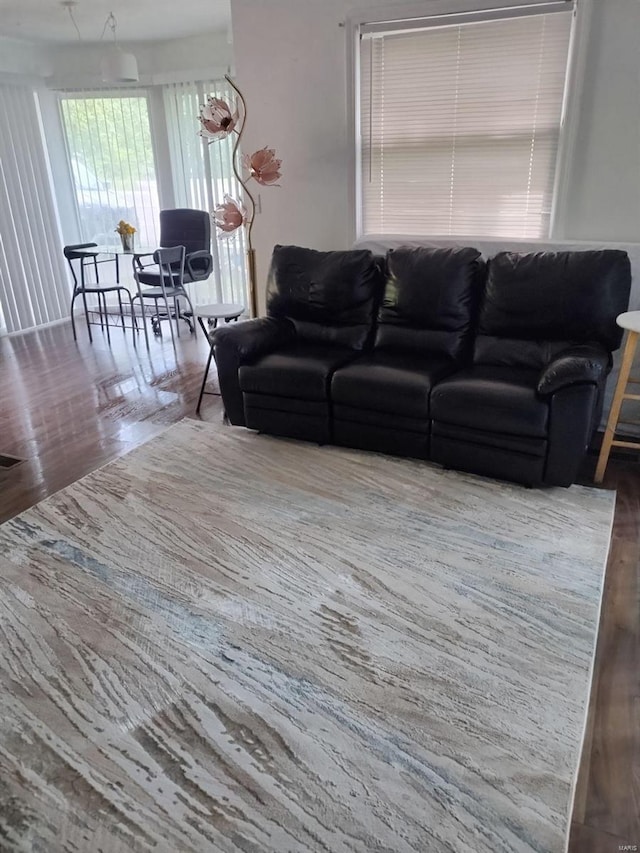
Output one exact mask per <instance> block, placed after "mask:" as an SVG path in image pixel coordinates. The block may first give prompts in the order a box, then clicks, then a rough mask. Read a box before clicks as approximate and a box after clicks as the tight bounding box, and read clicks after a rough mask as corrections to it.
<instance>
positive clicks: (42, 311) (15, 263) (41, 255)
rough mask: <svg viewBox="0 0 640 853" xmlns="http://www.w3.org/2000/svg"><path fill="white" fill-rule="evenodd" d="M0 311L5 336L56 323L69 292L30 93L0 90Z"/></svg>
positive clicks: (26, 89)
mask: <svg viewBox="0 0 640 853" xmlns="http://www.w3.org/2000/svg"><path fill="white" fill-rule="evenodd" d="M0 126H1V127H2V132H1V133H0V305H1V308H2V310H1V312H0V313H1V315H2V318H3V322H4V325H5V327H6V329H7V331H9V332H17V331H20V330H21V329H28V328H30V327H31V326H36V325H41V324H43V323H50V322H52V321H54V320H59V319H61V318H62V317H64V316H65V315H67V314H68V311H69V298H70V290H69V283H68V279H67V272H66V269H65V266H64V258H63V256H62V251H61V248H60V247H61V244H62V241H61V238H60V233H59V228H58V220H57V213H56V208H55V203H54V199H53V195H52V190H51V183H50V179H49V171H48V166H47V162H48V161H47V157H46V155H45V150H44V145H43V142H42V134H41V129H40V117H39V113H38V108H37V102H36V97H35V95H34V93H33V90H32V89H31V88H29V87H26V86H12V85H0Z"/></svg>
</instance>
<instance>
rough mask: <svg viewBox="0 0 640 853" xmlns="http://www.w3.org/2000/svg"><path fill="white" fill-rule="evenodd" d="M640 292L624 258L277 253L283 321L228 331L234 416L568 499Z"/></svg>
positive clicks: (220, 342)
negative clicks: (558, 489) (561, 489)
mask: <svg viewBox="0 0 640 853" xmlns="http://www.w3.org/2000/svg"><path fill="white" fill-rule="evenodd" d="M630 287H631V272H630V264H629V259H628V257H627V255H626V253H625V252H621V251H614V250H603V251H590V252H558V253H542V252H541V253H536V254H515V253H508V252H504V253H501V254H498V255H496V256H495V257H494V258H491V259H489V261H488V262H485V261H484V260H483V259H482V257H481V255H480V253H479V252H478V251H476V250H475V249H473V248H468V247H463V248H457V249H424V248H400V249H396V250H393V251H390V252H388V253H387V256H386V258H381V257H375V256H374V255H373V254H372V253H371V252H369V251H366V250H352V251H344V252H317V251H315V250H312V249H302V248H299V247H295V246H276V247H275V249H274V253H273V259H272V263H271V269H270V273H269V281H268V286H267V315H268V316H267V317H266V318H262V319H258V320H250V321H248V322H245V323H239V324H237V325H234V326H233V327H225V328H220V329H218V330H216V331H215V332H214V333H213V338H212V341H213V346H214V352H215V358H216V363H217V366H218V375H219V381H220V389H221V393H222V398H223V402H224V405H225V410H226V413H227V416H228V418H229V420H230V422H231V423H232V424H238V425H245V426H247V427H248V428H250V429H255V430H259V431H262V432H266V433H271V434H274V435H282V436H289V437H292V438H298V439H306V440H309V441H315V442H319V443H321V444H324V443H334V444H340V445H345V446H348V447H356V448H363V449H367V450H377V451H382V452H385V453H391V454H395V455H402V456H412V457H418V458H424V459H431V460H433V461H434V462H438V463H440V464H442V465H444V466H446V467H449V468H457V469H461V470H465V471H470V472H473V473H478V474H484V475H489V476H493V477H497V478H500V479H507V480H513V481H516V482H521V483H524V484H527V485H532V486H534V485H535V486H537V485H543V484H546V485H558V486H568V485H570V484H571V483H573V482H574V481H575V478H576V476H577V473H578V470H579V467H580V464H581V462H582V460H583V458H584V454H585V452H586V450H587V447H588V444H589V441H590V439H591V437H592V435H593V432H594V430H595V428H596V427H597V425H598V423H599V420H600V416H601V412H602V403H603V393H604V387H605V382H606V378H607V375H608V373H609V372H610V370H611V365H612V358H611V352H612V351H613V350H615V349H617V348H618V347H619V346H620V341H621V337H622V332H621V330H620V329H619V327H618V326H617V325H616V322H615V318H616V316H617V315H618V314H619V313H621V312H623V311H624V310H626V308H627V305H628V300H629V291H630Z"/></svg>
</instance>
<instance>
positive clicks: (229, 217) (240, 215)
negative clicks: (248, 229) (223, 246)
mask: <svg viewBox="0 0 640 853" xmlns="http://www.w3.org/2000/svg"><path fill="white" fill-rule="evenodd" d="M211 215H212V218H213V222H214V224H215V226H216V228H219V229H220V231H222V232H224V233H225V234H231V233H232V232H233V231H236V230H237V229H238V228H240V226H241V225H244V223H245V222H246V220H247V212H246V210H245V209H244V207H243V206H242V204H240V202H239V201H236V200H235V199H234V198H231V196H228V195H225V197H224V202H223V203H222V204H219V205H218V206H217V207H216V208H215V210H214V211H213V213H212V214H211Z"/></svg>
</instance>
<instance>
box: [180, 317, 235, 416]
mask: <svg viewBox="0 0 640 853" xmlns="http://www.w3.org/2000/svg"><path fill="white" fill-rule="evenodd" d="M243 313H244V305H237V304H234V303H232V302H226V303H225V302H222V303H218V304H217V305H196V307H195V308H194V309H193V315H194V317H196V319H197V320H198V323H200V327H201V328H202V331H203V332H204V335H205V337H206V338H207V339H208V341H209V356H208V358H207V366H206V367H205V369H204V376H203V377H202V385H201V386H200V396H199V397H198V405H197V406H196V414H200V406H201V405H202V398H203V397H204V395H205V394H210V395H211V396H213V397H219V396H220V392H219V391H205V390H204V389H205V385H206V384H207V377H208V376H209V368H210V367H211V359H212V358H213V343H212V342H211V338H210V337H209V335H210V333H211V332H212V331H213V330H214V329H215V328H216V327H217V325H218V320H224V322H225V323H230V322H231V321H232V320H236V321H237V319H238V317H240V315H241V314H243ZM205 320H206V322H207V325H208V326H209V328H207V325H205Z"/></svg>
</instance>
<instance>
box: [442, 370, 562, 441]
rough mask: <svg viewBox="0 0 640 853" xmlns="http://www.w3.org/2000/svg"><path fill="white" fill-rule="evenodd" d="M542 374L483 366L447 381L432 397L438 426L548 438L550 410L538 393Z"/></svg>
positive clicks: (451, 377) (460, 373)
mask: <svg viewBox="0 0 640 853" xmlns="http://www.w3.org/2000/svg"><path fill="white" fill-rule="evenodd" d="M537 381H538V372H537V371H535V370H518V369H514V368H509V367H496V366H489V365H479V366H476V367H472V368H469V369H467V370H463V371H461V372H459V373H456V374H455V375H454V376H450V377H449V378H447V379H445V380H443V381H442V382H441V383H439V384H438V385H437V386H436V388H434V390H433V393H432V395H431V417H432V419H433V421H434V422H442V423H447V424H456V425H459V426H462V427H467V428H470V429H476V430H484V431H487V432H492V433H503V434H508V435H522V436H530V437H531V438H545V437H546V436H547V427H548V420H549V406H548V403H547V401H546V400H544V399H542V398H541V397H539V396H538V394H537V393H536V384H537Z"/></svg>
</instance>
